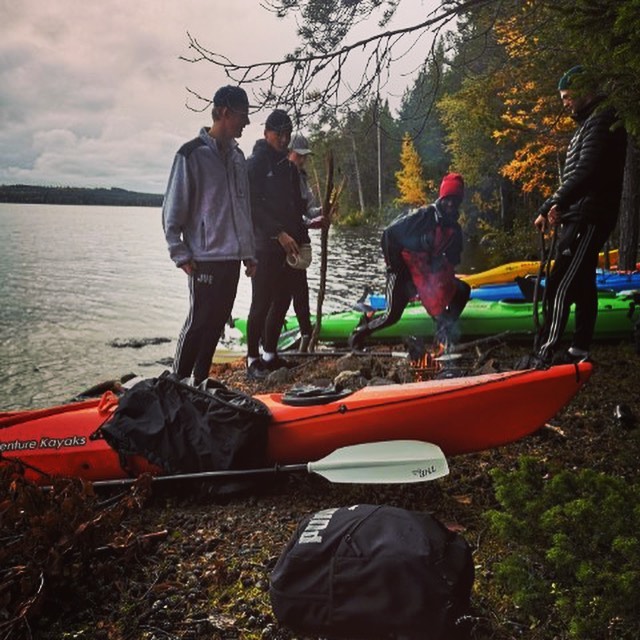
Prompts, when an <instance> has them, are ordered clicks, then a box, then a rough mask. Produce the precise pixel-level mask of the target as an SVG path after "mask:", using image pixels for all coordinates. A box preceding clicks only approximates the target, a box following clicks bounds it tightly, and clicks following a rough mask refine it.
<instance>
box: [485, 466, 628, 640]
mask: <svg viewBox="0 0 640 640" xmlns="http://www.w3.org/2000/svg"><path fill="white" fill-rule="evenodd" d="M492 477H493V479H494V483H495V490H496V497H497V499H498V502H499V503H500V505H501V507H502V510H500V511H497V510H495V511H491V512H489V513H488V517H489V520H490V524H491V528H492V530H493V531H494V533H496V535H497V536H498V537H499V538H501V539H502V540H504V541H505V542H506V543H507V546H508V547H509V548H510V549H511V551H512V553H511V555H509V556H508V557H506V558H505V559H503V560H502V561H500V562H499V563H498V566H497V567H496V576H497V578H498V584H499V588H500V589H503V590H504V591H505V595H508V596H509V597H510V598H511V600H512V601H513V603H514V604H515V605H516V606H517V607H518V609H519V614H518V615H522V616H523V617H524V619H525V620H527V621H530V620H534V621H536V622H537V623H538V624H540V623H542V622H543V621H544V622H545V624H547V625H549V626H551V627H553V628H554V629H556V633H564V634H565V635H564V636H561V637H568V638H579V639H581V640H604V639H605V638H610V639H612V640H614V639H615V640H631V639H632V638H633V639H634V640H637V639H638V638H640V611H639V610H638V607H637V603H638V598H640V484H639V483H638V482H635V483H632V482H628V481H626V480H623V479H621V478H616V477H612V476H609V475H606V474H603V473H597V472H595V471H592V470H590V469H586V470H582V471H573V470H572V471H567V470H563V471H560V472H558V473H557V474H551V475H549V472H548V470H547V469H545V468H544V465H542V464H541V463H539V462H536V461H535V460H533V459H531V458H522V459H521V460H520V464H519V467H518V469H517V470H516V471H513V472H504V471H501V470H495V471H494V472H493V474H492Z"/></svg>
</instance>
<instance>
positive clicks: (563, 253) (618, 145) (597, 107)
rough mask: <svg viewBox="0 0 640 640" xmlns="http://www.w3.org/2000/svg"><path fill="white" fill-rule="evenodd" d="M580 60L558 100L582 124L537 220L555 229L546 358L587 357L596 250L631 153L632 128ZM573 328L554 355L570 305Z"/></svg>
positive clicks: (609, 224) (616, 205) (607, 229)
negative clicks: (608, 102) (628, 134)
mask: <svg viewBox="0 0 640 640" xmlns="http://www.w3.org/2000/svg"><path fill="white" fill-rule="evenodd" d="M585 75H586V74H584V70H583V68H582V67H581V66H576V67H573V68H571V69H569V71H567V72H566V73H565V74H564V75H563V76H562V78H561V79H560V82H559V84H558V90H559V92H560V99H561V100H562V103H563V105H564V106H565V108H567V109H569V110H570V111H571V114H572V116H573V118H574V119H575V120H576V122H577V123H578V128H577V130H576V131H575V133H574V135H573V137H572V139H571V142H570V143H569V148H568V150H567V156H566V160H565V166H564V172H563V176H562V183H561V185H560V187H558V190H557V191H556V192H555V193H554V194H553V195H552V196H551V197H550V198H548V199H547V200H546V201H545V202H544V204H543V205H542V206H541V207H540V209H539V210H538V212H537V216H536V219H535V222H534V224H535V226H536V227H537V228H538V229H539V230H540V231H544V230H546V229H547V228H548V227H549V226H551V227H554V228H555V232H556V234H557V238H556V254H555V256H554V258H555V261H554V264H553V268H552V270H551V273H550V274H549V278H548V280H547V283H546V287H547V291H546V301H547V305H546V308H545V314H544V315H545V319H544V324H543V327H542V331H541V334H540V341H539V343H540V345H541V346H540V347H539V350H538V353H537V354H536V356H537V358H538V359H539V361H540V363H541V364H543V365H548V364H552V363H566V362H579V361H581V360H585V359H587V358H588V356H589V347H590V346H591V339H592V337H593V331H594V328H595V323H596V317H597V314H598V293H597V289H596V268H597V266H598V253H599V251H600V250H601V249H602V247H603V245H604V243H605V242H606V240H607V238H608V237H609V234H610V233H611V232H612V231H613V229H614V227H615V226H616V222H617V220H618V213H619V209H620V197H621V195H622V180H623V175H624V163H625V157H626V132H625V130H624V129H623V128H622V127H621V126H620V123H619V122H618V121H617V117H616V114H615V112H614V110H613V109H611V108H608V107H604V106H603V104H602V103H603V100H604V96H603V95H601V94H600V93H598V92H597V91H596V90H595V88H590V87H588V86H587V81H586V79H585ZM573 303H575V332H574V335H573V341H572V343H571V346H570V347H569V350H568V351H567V352H564V353H560V352H558V353H556V350H557V346H558V343H559V341H560V339H561V337H562V334H563V332H564V330H565V327H566V324H567V320H568V318H569V310H570V307H571V305H572V304H573Z"/></svg>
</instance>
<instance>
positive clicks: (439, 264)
mask: <svg viewBox="0 0 640 640" xmlns="http://www.w3.org/2000/svg"><path fill="white" fill-rule="evenodd" d="M454 233H455V232H454V230H453V228H452V227H443V226H441V225H438V226H436V227H435V229H434V230H433V250H432V251H409V250H408V249H403V250H402V252H401V256H402V260H403V261H404V264H405V265H406V266H407V268H408V269H409V273H410V274H411V279H412V280H413V284H414V285H415V287H416V290H417V292H418V297H419V298H420V302H422V306H424V308H425V309H426V310H427V313H428V314H429V315H430V316H434V317H436V316H439V315H440V314H442V313H443V312H444V310H445V309H446V308H447V306H448V305H449V303H450V302H451V300H452V299H453V296H454V295H455V293H456V289H457V286H456V276H455V270H454V267H453V265H452V264H451V263H450V262H449V260H448V259H447V257H446V255H445V254H444V251H445V250H446V248H447V246H448V245H449V244H450V242H451V240H452V238H453V235H454Z"/></svg>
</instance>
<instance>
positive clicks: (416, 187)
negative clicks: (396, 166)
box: [396, 133, 427, 207]
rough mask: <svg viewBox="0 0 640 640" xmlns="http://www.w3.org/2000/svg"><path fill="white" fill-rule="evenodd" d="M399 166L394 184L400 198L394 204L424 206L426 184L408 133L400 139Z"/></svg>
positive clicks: (419, 161)
mask: <svg viewBox="0 0 640 640" xmlns="http://www.w3.org/2000/svg"><path fill="white" fill-rule="evenodd" d="M400 164H401V166H402V168H401V169H400V171H397V172H396V184H397V186H398V191H399V193H400V197H399V198H396V202H397V203H399V204H408V205H410V206H413V207H419V206H422V205H424V204H426V202H427V198H426V194H425V189H426V187H427V183H426V180H425V179H424V176H423V175H422V162H421V160H420V156H419V155H418V152H417V151H416V148H415V146H414V144H413V140H412V139H411V136H410V135H409V133H405V134H404V137H403V138H402V150H401V152H400Z"/></svg>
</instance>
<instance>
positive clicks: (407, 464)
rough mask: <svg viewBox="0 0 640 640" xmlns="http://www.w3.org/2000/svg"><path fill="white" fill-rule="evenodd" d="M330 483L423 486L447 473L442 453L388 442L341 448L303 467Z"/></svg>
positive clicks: (425, 446)
mask: <svg viewBox="0 0 640 640" xmlns="http://www.w3.org/2000/svg"><path fill="white" fill-rule="evenodd" d="M307 470H308V471H309V473H317V474H319V475H321V476H323V477H324V478H326V479H327V480H330V481H331V482H345V483H346V482H351V483H360V484H398V483H408V482H427V481H428V480H435V479H436V478H442V477H443V476H446V475H447V474H448V473H449V465H448V464H447V459H446V458H445V457H444V454H443V453H442V449H440V447H438V446H437V445H435V444H431V443H430V442H421V441H419V440H390V441H387V442H370V443H366V444H356V445H353V446H350V447H342V448H340V449H337V450H336V451H334V452H333V453H330V454H329V455H328V456H327V457H326V458H323V459H322V460H318V461H316V462H309V463H308V464H307Z"/></svg>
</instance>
